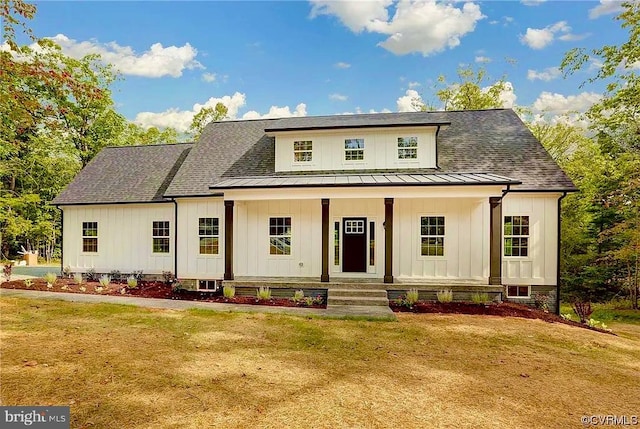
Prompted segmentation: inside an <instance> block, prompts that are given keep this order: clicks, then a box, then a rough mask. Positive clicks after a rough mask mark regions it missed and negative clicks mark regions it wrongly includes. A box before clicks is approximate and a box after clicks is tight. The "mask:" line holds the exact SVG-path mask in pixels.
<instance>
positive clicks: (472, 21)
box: [30, 0, 627, 130]
mask: <svg viewBox="0 0 640 429" xmlns="http://www.w3.org/2000/svg"><path fill="white" fill-rule="evenodd" d="M37 5H38V13H37V15H36V18H35V19H34V20H33V21H32V22H31V24H30V25H31V26H32V28H33V29H34V32H35V34H36V35H37V36H39V37H52V38H54V39H55V40H56V41H57V42H58V43H59V44H60V45H61V46H62V47H63V50H64V51H65V52H66V53H67V54H69V55H72V56H81V55H84V54H87V53H91V52H98V53H101V54H102V55H103V57H104V58H105V60H107V61H109V62H111V63H112V64H114V66H115V67H116V68H117V69H118V70H119V71H120V72H121V73H122V77H123V80H122V81H120V82H118V83H117V84H116V85H115V87H114V94H113V96H114V99H115V101H116V103H117V108H118V110H119V111H120V112H121V113H123V114H124V115H125V116H126V117H127V118H129V119H131V120H135V121H136V122H139V123H141V124H143V125H154V126H174V127H176V128H178V129H181V130H184V129H185V127H186V126H188V123H189V122H190V119H191V117H192V116H193V114H194V113H195V112H196V111H197V110H199V109H200V108H201V107H202V106H203V105H215V103H216V102H217V101H222V102H224V103H225V104H227V105H228V107H229V109H230V114H231V116H232V117H234V118H243V117H244V118H256V117H262V116H265V115H266V116H291V115H327V114H339V113H347V112H349V113H356V112H370V111H377V112H379V111H387V110H388V111H398V110H407V109H409V108H410V103H409V101H410V99H411V98H415V97H422V98H423V99H424V100H425V101H427V102H431V103H435V102H436V100H435V96H434V95H433V94H434V91H433V87H434V83H435V81H436V79H437V77H438V76H439V75H440V74H444V75H446V76H447V77H449V79H450V80H453V79H454V78H455V72H456V68H457V67H459V66H460V65H461V64H469V65H474V66H484V67H486V69H487V72H488V74H489V76H490V77H491V78H494V79H498V78H500V77H502V76H503V75H504V76H506V79H507V81H508V82H510V84H511V87H512V88H513V90H512V91H509V92H508V93H505V94H504V100H505V105H506V106H511V105H514V104H515V105H520V106H533V108H534V110H535V111H536V112H540V113H542V112H548V113H549V114H552V115H556V114H561V113H563V112H565V111H568V110H584V109H586V108H587V107H588V106H589V105H590V104H592V103H593V102H594V101H596V100H597V99H598V97H599V94H600V93H601V92H602V90H603V88H602V86H601V85H588V86H585V87H583V88H580V87H579V86H580V83H581V82H582V81H584V80H585V79H586V78H587V77H588V76H589V73H594V71H595V70H597V63H593V64H591V65H590V70H591V71H590V72H587V71H585V72H581V73H579V74H577V75H575V76H572V77H570V78H568V79H563V78H562V77H561V76H560V74H559V72H558V70H557V67H558V66H559V64H560V61H561V60H562V57H563V54H564V53H565V52H566V51H568V50H569V49H571V48H574V47H584V48H594V47H600V46H602V45H603V44H620V43H622V42H624V41H625V40H626V39H627V37H626V32H625V31H623V30H622V29H621V28H620V23H619V22H618V21H616V20H615V19H614V18H615V16H616V15H617V13H618V12H619V7H620V3H619V2H615V1H608V0H601V1H552V0H549V1H540V0H526V1H489V2H473V1H467V2H445V3H440V2H437V3H436V2H433V1H427V0H400V1H393V0H376V1H353V2H345V1H325V0H314V1H310V2H306V1H281V2H273V1H258V2H246V1H236V2H222V1H200V2H177V1H176V2H151V1H145V2H38V3H37Z"/></svg>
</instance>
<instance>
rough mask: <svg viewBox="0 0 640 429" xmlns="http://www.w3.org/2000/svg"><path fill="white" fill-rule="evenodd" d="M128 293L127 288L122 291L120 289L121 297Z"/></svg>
mask: <svg viewBox="0 0 640 429" xmlns="http://www.w3.org/2000/svg"><path fill="white" fill-rule="evenodd" d="M126 293H127V288H126V287H123V288H122V289H120V295H125V294H126Z"/></svg>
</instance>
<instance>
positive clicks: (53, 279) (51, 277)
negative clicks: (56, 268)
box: [44, 272, 58, 289]
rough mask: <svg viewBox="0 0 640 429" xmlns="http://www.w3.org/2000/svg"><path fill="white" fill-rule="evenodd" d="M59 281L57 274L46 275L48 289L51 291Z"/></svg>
mask: <svg viewBox="0 0 640 429" xmlns="http://www.w3.org/2000/svg"><path fill="white" fill-rule="evenodd" d="M57 279H58V276H57V275H56V273H51V272H49V273H47V274H45V275H44V281H45V282H47V287H48V288H49V289H51V288H52V287H53V285H54V284H55V283H56V280H57Z"/></svg>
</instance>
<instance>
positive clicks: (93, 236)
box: [82, 222, 98, 253]
mask: <svg viewBox="0 0 640 429" xmlns="http://www.w3.org/2000/svg"><path fill="white" fill-rule="evenodd" d="M82 251H83V252H86V253H97V252H98V222H82Z"/></svg>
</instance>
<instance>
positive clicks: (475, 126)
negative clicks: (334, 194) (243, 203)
mask: <svg viewBox="0 0 640 429" xmlns="http://www.w3.org/2000/svg"><path fill="white" fill-rule="evenodd" d="M376 118H378V119H376ZM372 122H375V123H376V124H380V125H382V124H385V125H390V124H392V123H395V124H403V125H408V124H446V123H450V125H449V126H447V127H446V128H444V129H443V130H441V131H440V133H439V135H438V143H437V150H438V166H439V169H438V170H435V171H434V170H426V169H425V170H423V172H424V173H428V172H438V173H460V172H465V173H491V174H496V175H499V176H505V177H509V178H512V179H515V180H518V181H520V182H522V184H521V185H516V186H512V189H520V190H575V186H574V185H573V183H572V182H571V180H569V178H568V177H567V176H566V175H565V174H564V172H563V171H562V170H560V168H559V167H558V165H557V164H556V163H555V162H554V161H553V159H552V158H551V156H550V155H549V154H548V153H547V151H545V150H544V148H543V147H542V145H541V144H540V143H539V142H538V141H537V140H536V139H535V137H534V136H533V135H532V134H531V132H530V131H529V129H528V128H527V127H526V126H525V125H524V124H523V123H522V121H521V120H520V118H519V117H518V116H517V115H516V114H515V112H513V110H511V109H492V110H471V111H454V112H411V113H386V114H365V115H343V116H318V117H313V116H311V117H301V118H281V119H263V120H251V121H225V122H215V123H211V124H209V125H208V126H207V127H206V129H205V131H204V132H203V134H202V137H201V138H200V141H199V142H198V144H196V145H195V146H194V148H193V149H192V150H191V152H190V153H189V156H188V157H187V159H186V160H185V162H184V163H183V164H182V167H181V168H180V170H179V171H178V173H177V174H176V176H175V178H174V180H173V181H172V182H171V185H170V186H169V188H168V189H167V192H166V194H165V196H168V197H178V196H198V195H211V194H212V193H214V192H219V191H216V190H215V189H210V187H211V186H214V185H216V184H217V183H219V182H221V181H222V180H225V179H227V178H233V177H258V176H283V175H286V174H283V173H282V172H278V173H276V172H275V167H274V157H275V143H274V138H273V137H268V136H267V134H266V132H265V130H286V129H296V128H298V129H303V128H305V129H315V128H335V127H341V126H343V125H345V126H346V125H349V126H354V127H360V126H365V125H367V124H370V123H372ZM387 172H388V173H391V172H394V171H391V170H389V171H387ZM398 172H400V171H398ZM414 172H416V173H420V171H414ZM318 173H319V172H308V173H302V174H312V175H313V174H318ZM328 173H330V174H331V173H332V174H354V173H356V172H353V171H352V172H342V171H335V172H322V174H324V175H326V174H328ZM291 174H292V175H293V174H298V175H299V174H301V173H291Z"/></svg>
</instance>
